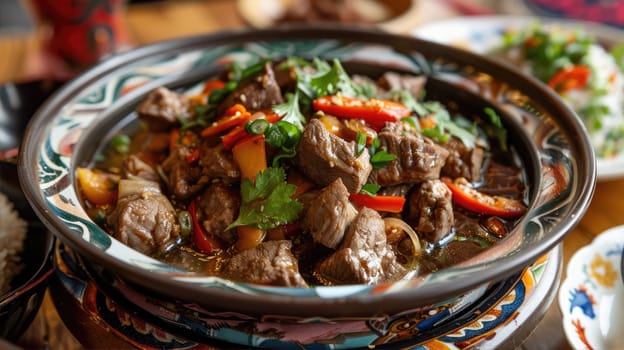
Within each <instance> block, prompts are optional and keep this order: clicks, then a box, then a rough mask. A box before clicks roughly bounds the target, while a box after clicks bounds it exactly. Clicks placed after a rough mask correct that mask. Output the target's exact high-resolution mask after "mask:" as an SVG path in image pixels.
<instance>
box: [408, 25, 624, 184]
mask: <svg viewBox="0 0 624 350" xmlns="http://www.w3.org/2000/svg"><path fill="white" fill-rule="evenodd" d="M538 22H539V23H543V24H544V25H556V26H562V27H565V28H570V29H572V30H578V29H580V28H582V30H583V31H585V32H587V33H589V34H590V35H592V36H593V37H595V38H596V40H598V41H599V42H600V43H601V44H603V45H605V46H612V45H615V44H617V43H622V42H624V31H622V30H619V29H616V28H613V27H608V26H604V25H600V24H596V23H590V22H582V21H575V20H565V19H554V18H539V17H531V16H472V17H459V18H453V19H449V20H443V21H435V22H431V23H428V24H425V25H423V26H420V27H418V28H416V29H414V31H413V34H414V35H415V36H417V37H420V38H423V39H427V40H431V41H434V42H438V43H442V44H445V45H453V46H457V47H461V48H464V49H467V50H471V51H474V52H477V53H480V54H484V53H487V52H490V51H491V50H493V49H494V48H496V47H499V46H500V45H501V44H502V36H503V33H505V31H507V30H510V29H520V28H527V27H530V26H531V25H533V24H535V23H538ZM597 169H598V170H597V171H598V180H599V181H600V180H608V179H612V178H617V177H622V176H624V153H621V154H620V155H619V156H616V157H613V158H600V157H599V158H598V160H597Z"/></svg>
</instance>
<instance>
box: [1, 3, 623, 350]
mask: <svg viewBox="0 0 624 350" xmlns="http://www.w3.org/2000/svg"><path fill="white" fill-rule="evenodd" d="M452 2H454V1H446V2H434V1H422V2H421V5H420V6H421V7H422V8H421V10H420V12H421V13H423V14H427V15H426V16H419V18H415V19H414V25H418V24H419V23H422V22H423V21H428V20H434V19H438V18H444V17H449V16H454V15H458V13H457V12H456V11H455V10H454V9H452V8H449V7H447V6H448V4H449V3H452ZM443 3H446V5H444V4H443ZM235 4H236V3H235V1H231V0H210V1H206V0H203V1H200V0H176V1H171V0H170V1H164V2H157V3H145V4H133V5H129V6H128V7H127V12H126V19H127V28H128V32H129V34H130V36H131V38H132V41H133V43H134V45H136V46H138V45H143V44H148V43H153V42H156V41H160V40H164V39H170V38H176V37H181V36H186V35H192V34H197V33H206V32H213V31H217V30H221V29H228V28H239V27H241V26H244V22H243V21H242V20H241V18H240V17H239V15H238V13H237V11H236V6H235ZM40 48H41V32H40V31H39V30H36V31H34V32H33V33H23V34H12V35H2V34H0V52H2V56H3V58H2V60H1V61H0V83H3V82H6V81H25V80H29V79H34V78H40V77H42V76H45V75H46V74H49V73H50V72H49V71H47V70H46V68H45V67H44V66H45V64H42V62H41V55H40V52H41V51H40ZM622 198H624V179H622V180H612V181H604V182H599V183H598V184H597V187H596V192H595V195H594V197H593V200H592V203H591V205H590V207H589V210H588V211H587V213H586V214H585V216H584V217H583V219H582V220H581V222H580V224H579V225H578V226H577V227H576V228H575V229H574V230H573V231H572V232H570V233H569V234H568V235H567V236H566V238H565V240H564V242H563V259H564V271H563V273H562V275H563V277H565V265H566V264H567V262H568V261H569V259H570V257H571V256H572V254H574V252H575V251H576V250H578V249H579V248H581V247H582V246H585V245H587V244H589V243H590V242H591V241H592V239H593V238H594V237H595V236H596V235H598V234H599V233H601V232H602V231H604V230H606V229H608V228H610V227H613V226H617V225H622V224H624V215H622V213H624V201H623V200H622ZM42 339H44V340H45V343H46V344H43V345H47V348H49V349H80V348H82V347H81V345H80V344H79V343H78V342H77V341H76V339H75V338H74V337H73V336H72V335H71V333H70V332H69V331H68V330H67V328H66V327H65V325H64V324H63V323H62V322H61V321H59V316H58V314H57V312H56V309H55V307H54V305H53V303H52V301H51V298H50V296H49V295H47V296H46V299H45V300H44V303H43V306H42V308H41V310H40V312H39V314H38V316H37V318H36V319H35V321H34V322H33V324H32V325H31V327H30V328H29V330H28V331H27V333H26V334H25V335H24V337H22V340H21V344H22V345H24V346H27V347H31V346H33V347H43V345H42V344H41V340H42ZM519 348H521V349H551V350H552V349H555V350H557V349H570V347H569V345H568V344H567V342H566V340H565V336H564V334H563V330H562V326H561V316H560V312H559V308H558V305H557V302H556V300H555V302H554V303H553V304H552V305H551V306H550V308H549V310H548V312H547V313H546V315H545V317H544V319H543V320H542V321H541V322H540V323H539V324H538V326H537V327H536V328H535V330H534V331H533V332H532V333H531V334H530V335H529V336H528V338H527V339H526V341H525V342H524V343H523V344H522V345H520V347H519Z"/></svg>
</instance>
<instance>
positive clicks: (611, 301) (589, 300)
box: [559, 225, 624, 350]
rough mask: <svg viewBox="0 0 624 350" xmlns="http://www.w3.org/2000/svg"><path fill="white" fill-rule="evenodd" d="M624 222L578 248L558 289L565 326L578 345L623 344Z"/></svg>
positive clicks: (619, 346)
mask: <svg viewBox="0 0 624 350" xmlns="http://www.w3.org/2000/svg"><path fill="white" fill-rule="evenodd" d="M623 249H624V225H622V226H617V227H614V228H611V229H609V230H607V231H605V232H603V233H601V234H600V235H599V236H597V237H596V238H595V239H594V241H593V242H592V243H591V244H590V245H587V246H585V247H583V248H581V249H579V250H578V251H577V252H576V253H574V255H573V256H572V258H571V259H570V262H569V263H568V268H567V277H566V279H565V280H564V281H563V283H562V284H561V288H560V289H559V307H560V308H561V313H562V317H563V329H564V332H565V334H566V337H567V338H568V341H569V342H570V344H571V345H572V346H573V347H574V348H575V349H594V350H603V349H604V350H606V349H623V348H624V312H623V311H624V283H623V282H622V271H621V262H622V260H621V259H622V252H623Z"/></svg>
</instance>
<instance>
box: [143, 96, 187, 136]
mask: <svg viewBox="0 0 624 350" xmlns="http://www.w3.org/2000/svg"><path fill="white" fill-rule="evenodd" d="M136 111H137V114H138V115H139V118H140V119H141V120H143V121H144V122H145V123H146V124H147V125H148V127H149V129H150V130H152V131H163V130H167V129H169V128H170V127H172V126H174V125H176V124H177V123H178V116H182V117H184V118H189V117H190V112H189V99H188V97H186V96H184V95H179V94H177V93H176V92H174V91H171V90H169V89H167V88H164V87H159V88H157V89H155V90H154V91H152V92H150V93H149V94H148V95H147V96H146V97H145V99H144V100H143V102H141V104H140V105H139V106H138V107H137V109H136Z"/></svg>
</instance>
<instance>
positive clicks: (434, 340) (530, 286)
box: [53, 244, 561, 350]
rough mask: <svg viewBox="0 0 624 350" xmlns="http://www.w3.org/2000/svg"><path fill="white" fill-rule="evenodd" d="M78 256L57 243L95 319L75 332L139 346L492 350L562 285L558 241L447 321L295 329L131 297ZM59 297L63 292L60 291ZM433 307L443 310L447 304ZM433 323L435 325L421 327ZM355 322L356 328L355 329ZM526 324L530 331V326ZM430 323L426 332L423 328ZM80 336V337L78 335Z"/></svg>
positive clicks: (60, 264) (60, 265)
mask: <svg viewBox="0 0 624 350" xmlns="http://www.w3.org/2000/svg"><path fill="white" fill-rule="evenodd" d="M79 260H80V259H79V257H76V256H75V255H74V253H73V252H72V251H71V249H69V248H68V247H66V246H64V245H62V244H57V249H56V254H55V264H56V267H57V275H58V277H59V279H60V281H61V284H62V287H63V288H64V289H65V292H66V293H62V295H63V297H70V298H73V299H75V300H76V301H77V302H78V303H79V305H80V309H81V310H80V313H81V314H80V315H72V316H69V315H65V317H73V318H77V321H80V319H81V318H85V319H86V318H88V319H89V320H90V322H89V323H91V322H92V323H95V325H94V328H92V329H88V330H87V329H85V330H74V332H80V331H90V332H95V333H96V334H97V333H98V332H103V330H107V331H106V332H105V333H102V336H110V335H113V336H114V337H116V338H119V339H121V340H122V341H124V342H125V343H127V344H130V345H132V346H133V347H137V348H140V349H145V348H168V349H205V348H214V349H236V348H238V347H240V346H241V345H242V346H245V347H246V348H248V347H254V348H269V349H318V350H329V349H353V348H362V349H367V348H371V347H375V348H376V349H396V348H401V349H418V350H434V349H435V350H458V349H467V348H474V347H475V346H476V347H480V348H484V349H485V348H488V349H495V348H501V347H505V346H506V345H508V343H507V342H513V343H518V342H520V341H521V340H522V339H523V337H522V336H518V335H516V333H519V332H518V329H519V328H522V326H520V327H519V326H518V325H523V324H524V323H525V322H534V321H530V320H531V319H535V318H537V319H541V318H542V316H543V313H545V312H546V310H547V309H548V307H549V306H550V305H551V303H552V301H553V299H554V297H555V295H556V290H557V287H558V283H559V275H560V267H561V246H557V247H556V248H555V249H553V251H551V252H550V253H549V254H547V255H545V256H543V257H542V258H540V259H539V260H538V261H537V262H535V263H534V264H532V265H531V266H530V267H528V268H527V269H525V270H524V271H523V272H521V273H519V274H517V275H514V276H512V277H511V278H509V279H507V280H505V281H503V282H500V283H498V284H496V285H493V286H491V287H490V288H489V289H488V290H487V291H486V293H485V294H484V296H483V297H482V298H479V299H477V300H475V301H473V302H472V303H471V304H470V307H469V308H467V309H465V310H462V311H461V312H458V313H455V314H453V315H452V317H449V318H447V319H443V320H441V319H437V320H433V319H429V320H427V319H423V318H422V316H416V315H414V314H410V313H409V312H408V313H404V314H399V315H396V317H395V318H394V319H389V320H381V321H383V322H377V323H374V322H361V323H362V325H361V326H357V327H356V326H353V325H352V326H351V329H349V328H342V327H339V326H337V325H335V324H334V325H331V324H327V326H323V320H319V319H317V320H312V319H311V320H308V322H307V325H303V327H302V326H299V327H293V324H292V323H290V324H289V323H288V320H286V321H287V323H285V324H282V323H280V322H274V321H275V319H263V320H257V319H252V318H250V319H249V320H248V321H247V322H243V323H239V326H238V327H236V326H232V323H230V322H228V318H227V316H228V315H221V316H222V317H221V319H209V316H208V314H209V313H207V312H206V311H205V310H203V311H201V310H198V309H196V308H189V309H187V310H186V311H185V312H182V311H181V310H179V309H178V310H175V308H174V307H172V302H171V301H165V300H160V299H158V298H156V297H154V296H151V295H147V294H140V293H139V292H136V291H135V292H134V295H133V296H132V297H131V298H130V299H128V298H126V297H125V296H124V295H121V294H120V293H119V291H116V288H117V287H116V286H113V285H107V284H106V281H102V280H101V279H100V280H99V281H98V278H97V277H96V280H92V279H90V276H92V274H91V272H88V271H86V270H85V269H84V268H83V267H82V266H83V265H82V264H81V263H79V262H78V261H79ZM102 282H104V283H102ZM56 295H61V294H60V293H58V292H57V293H56ZM54 297H55V293H53V298H54ZM57 298H59V296H57ZM65 303H66V302H65ZM59 312H60V313H61V315H62V316H63V315H64V312H67V311H66V310H62V309H61V310H60V311H59ZM432 312H433V310H432ZM435 312H440V313H444V308H441V309H438V310H435ZM190 314H194V315H195V320H191V319H189V315H190ZM230 315H231V314H230ZM202 317H203V319H202ZM282 321H284V320H282ZM512 321H513V322H512ZM434 322H435V328H431V327H430V326H428V325H425V324H424V323H431V324H433V323H434ZM80 323H81V324H87V323H85V322H80ZM351 323H353V324H355V323H357V321H352V322H351ZM381 326H383V327H381ZM354 327H356V328H357V329H358V331H357V332H354V331H353V330H354V329H355V328H354ZM529 327H530V328H531V329H532V327H533V326H532V325H529ZM425 328H427V330H426V331H424V332H420V331H419V329H425ZM337 332H338V333H337ZM340 332H344V333H340ZM76 336H77V337H78V338H79V339H81V335H80V334H76ZM514 337H515V339H514V340H513V341H512V340H511V338H514ZM88 338H90V339H94V337H88ZM83 345H85V346H89V345H90V344H83Z"/></svg>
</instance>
